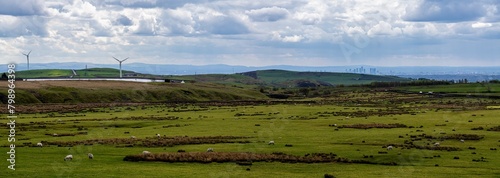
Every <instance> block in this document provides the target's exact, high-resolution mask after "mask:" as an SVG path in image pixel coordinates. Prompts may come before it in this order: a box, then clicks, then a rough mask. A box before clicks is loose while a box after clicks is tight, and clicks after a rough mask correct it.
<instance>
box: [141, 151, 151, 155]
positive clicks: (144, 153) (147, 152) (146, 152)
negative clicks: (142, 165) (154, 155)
mask: <svg viewBox="0 0 500 178" xmlns="http://www.w3.org/2000/svg"><path fill="white" fill-rule="evenodd" d="M142 154H143V155H148V154H151V152H149V151H142Z"/></svg>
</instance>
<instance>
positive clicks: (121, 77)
mask: <svg viewBox="0 0 500 178" xmlns="http://www.w3.org/2000/svg"><path fill="white" fill-rule="evenodd" d="M113 58H114V59H115V60H116V61H118V62H119V63H120V78H122V62H123V61H125V60H127V59H128V57H127V58H125V59H123V60H121V61H120V60H118V59H116V57H113Z"/></svg>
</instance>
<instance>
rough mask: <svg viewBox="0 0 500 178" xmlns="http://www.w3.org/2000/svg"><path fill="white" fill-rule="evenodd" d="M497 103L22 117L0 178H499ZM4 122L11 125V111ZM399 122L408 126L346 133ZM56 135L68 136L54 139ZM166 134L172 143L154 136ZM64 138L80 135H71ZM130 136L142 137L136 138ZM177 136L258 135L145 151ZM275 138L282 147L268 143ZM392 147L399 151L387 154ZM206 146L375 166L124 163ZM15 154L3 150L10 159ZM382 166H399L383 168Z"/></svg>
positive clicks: (330, 103)
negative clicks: (324, 156)
mask: <svg viewBox="0 0 500 178" xmlns="http://www.w3.org/2000/svg"><path fill="white" fill-rule="evenodd" d="M498 105H499V103H498V101H497V100H492V99H485V98H459V99H455V98H430V97H427V96H421V95H417V94H397V93H390V92H346V93H343V94H342V96H341V97H340V96H339V97H332V98H328V99H320V98H318V99H314V100H311V102H309V103H300V102H297V103H295V104H294V103H293V102H290V103H289V104H272V102H271V103H269V104H258V105H237V104H235V105H228V104H222V105H219V106H217V105H203V104H194V105H192V104H186V105H139V106H120V107H111V108H94V109H83V110H80V111H72V112H64V111H60V112H41V113H33V114H23V113H20V114H19V117H18V119H17V120H16V131H17V132H16V139H17V140H16V142H15V143H16V153H17V154H16V171H10V170H8V169H7V166H8V162H7V161H2V162H1V163H0V167H2V169H5V170H2V171H0V176H1V177H90V176H99V177H323V176H324V174H331V175H334V176H336V177H499V176H500V169H498V165H500V156H499V153H498V151H496V150H492V149H493V148H495V149H498V148H499V147H500V142H499V141H500V134H498V131H488V129H491V128H494V127H496V126H499V125H500V124H499V120H498V115H499V114H500V113H499V112H500V111H499V110H497V109H495V107H491V106H498ZM19 107H23V106H22V105H21V106H19ZM4 108H6V107H4ZM488 108H489V109H488ZM0 118H1V120H2V122H4V123H7V122H8V121H7V119H5V118H6V115H5V114H4V115H1V116H0ZM162 118H163V119H162ZM396 123H398V124H404V125H405V127H400V128H391V129H388V128H371V129H356V128H346V127H348V126H359V125H363V126H373V125H384V124H396ZM334 124H336V126H334ZM356 124H358V125H356ZM479 127H482V128H484V129H482V130H481V129H478V128H479ZM0 132H1V133H8V129H7V128H6V127H2V128H1V129H0ZM54 133H56V134H58V135H60V136H53V134H54ZM158 133H159V134H161V135H162V136H163V135H164V136H165V138H161V139H159V138H156V136H155V135H156V134H158ZM65 134H66V135H71V134H75V135H74V136H63V135H65ZM423 134H425V136H429V137H424V136H423ZM464 134H468V135H469V136H470V135H476V136H479V137H482V138H480V139H479V140H474V139H471V140H469V139H468V138H470V137H467V135H465V137H463V138H464V139H465V141H464V142H463V143H462V142H460V141H459V140H460V138H462V137H453V136H457V135H459V136H460V135H462V136H464ZM132 135H133V136H135V137H137V139H139V140H141V141H140V142H132V138H130V137H131V136H132ZM173 136H181V137H184V136H189V137H202V136H205V137H206V136H244V137H250V138H247V139H244V140H247V141H248V143H205V144H177V145H172V146H149V147H148V146H145V145H144V144H145V143H160V142H161V141H164V140H167V139H168V138H167V137H173ZM447 137H448V138H447ZM450 138H451V139H450ZM92 139H97V141H95V142H96V143H94V144H92V145H89V144H87V145H85V144H74V145H73V146H64V145H63V146H60V147H59V146H58V145H57V144H54V143H58V144H63V143H73V142H71V141H84V140H92ZM109 139H112V140H118V139H125V140H127V141H130V142H131V143H132V144H126V143H119V142H104V141H102V140H109ZM1 140H2V141H1V142H0V145H2V146H4V147H1V150H3V151H5V152H7V151H8V148H7V147H5V146H7V145H8V143H7V136H6V135H5V134H4V135H1ZM271 140H273V141H275V145H268V144H267V143H268V142H269V141H271ZM147 141H148V142H147ZM37 142H42V143H45V144H44V146H43V147H42V148H40V147H36V143H37ZM410 142H411V144H410ZM435 142H439V143H440V146H438V147H439V149H438V148H436V147H434V146H433V144H434V143H435ZM51 143H52V144H51ZM285 145H292V146H285ZM387 145H394V146H395V148H394V149H393V150H387V149H386V148H385V147H386V146H387ZM130 146H132V147H130ZM470 147H474V149H471V148H470ZM207 148H213V149H214V151H215V153H217V152H250V153H269V154H270V153H273V152H282V153H285V154H290V155H297V156H304V155H305V154H308V153H335V154H337V155H338V157H342V158H347V159H349V160H365V161H367V162H370V163H373V164H358V163H281V162H254V163H253V164H252V165H251V166H250V165H246V166H241V165H238V164H235V163H234V162H225V163H216V162H213V163H186V162H175V161H174V162H154V161H151V162H150V161H142V162H129V161H123V159H124V157H125V156H127V155H139V154H141V152H142V151H144V150H147V151H150V152H152V153H153V154H159V153H172V154H173V153H176V152H177V151H178V150H185V151H186V152H188V153H190V152H206V150H207ZM403 148H405V149H403ZM441 148H442V149H448V148H449V149H450V150H451V149H458V151H446V150H440V149H441ZM88 152H91V153H93V154H94V156H95V159H93V160H89V159H88V158H87V157H86V154H87V153H88ZM384 152H387V153H384ZM68 154H72V155H73V156H74V159H73V160H72V161H64V160H63V158H64V157H65V156H66V155H68ZM7 156H8V155H7V154H4V158H7ZM455 157H458V159H455ZM473 160H475V161H473ZM382 163H396V164H397V165H392V166H389V165H380V164H382ZM247 168H249V169H247Z"/></svg>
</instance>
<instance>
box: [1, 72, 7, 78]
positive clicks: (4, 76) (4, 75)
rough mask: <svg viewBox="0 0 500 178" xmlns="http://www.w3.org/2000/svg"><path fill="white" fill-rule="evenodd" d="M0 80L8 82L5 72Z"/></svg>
mask: <svg viewBox="0 0 500 178" xmlns="http://www.w3.org/2000/svg"><path fill="white" fill-rule="evenodd" d="M0 80H8V78H7V74H6V73H5V72H4V73H3V74H2V78H1V79H0Z"/></svg>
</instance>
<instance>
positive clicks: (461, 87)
mask: <svg viewBox="0 0 500 178" xmlns="http://www.w3.org/2000/svg"><path fill="white" fill-rule="evenodd" d="M401 89H404V90H408V91H413V92H420V91H422V92H426V93H427V92H429V91H431V92H442V93H465V94H469V93H500V84H498V83H468V84H453V85H433V86H413V87H401Z"/></svg>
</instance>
